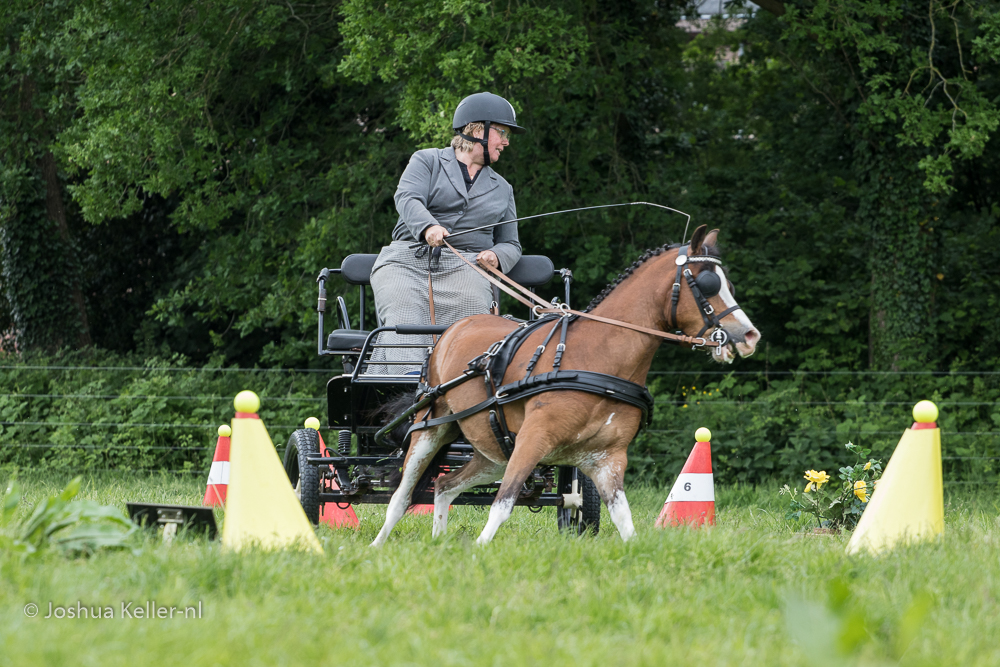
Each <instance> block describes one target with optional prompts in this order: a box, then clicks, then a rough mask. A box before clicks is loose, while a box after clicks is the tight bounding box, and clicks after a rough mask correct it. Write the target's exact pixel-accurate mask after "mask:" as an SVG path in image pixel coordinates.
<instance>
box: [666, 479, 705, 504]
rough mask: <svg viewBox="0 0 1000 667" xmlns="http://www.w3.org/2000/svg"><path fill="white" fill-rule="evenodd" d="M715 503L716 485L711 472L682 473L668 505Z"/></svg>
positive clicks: (671, 491) (672, 489)
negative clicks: (677, 503)
mask: <svg viewBox="0 0 1000 667" xmlns="http://www.w3.org/2000/svg"><path fill="white" fill-rule="evenodd" d="M709 500H711V501H713V502H714V501H715V484H713V483H712V473H710V472H682V473H681V474H680V475H678V476H677V481H676V482H674V486H673V488H671V489H670V495H669V496H667V502H668V503H676V502H691V501H693V502H705V501H709Z"/></svg>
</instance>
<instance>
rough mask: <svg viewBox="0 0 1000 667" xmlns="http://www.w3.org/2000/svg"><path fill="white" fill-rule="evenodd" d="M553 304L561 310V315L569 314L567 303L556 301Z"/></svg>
mask: <svg viewBox="0 0 1000 667" xmlns="http://www.w3.org/2000/svg"><path fill="white" fill-rule="evenodd" d="M555 306H556V308H558V309H559V310H561V311H562V313H560V314H561V316H562V317H568V316H569V314H570V312H569V304H568V303H557V304H555Z"/></svg>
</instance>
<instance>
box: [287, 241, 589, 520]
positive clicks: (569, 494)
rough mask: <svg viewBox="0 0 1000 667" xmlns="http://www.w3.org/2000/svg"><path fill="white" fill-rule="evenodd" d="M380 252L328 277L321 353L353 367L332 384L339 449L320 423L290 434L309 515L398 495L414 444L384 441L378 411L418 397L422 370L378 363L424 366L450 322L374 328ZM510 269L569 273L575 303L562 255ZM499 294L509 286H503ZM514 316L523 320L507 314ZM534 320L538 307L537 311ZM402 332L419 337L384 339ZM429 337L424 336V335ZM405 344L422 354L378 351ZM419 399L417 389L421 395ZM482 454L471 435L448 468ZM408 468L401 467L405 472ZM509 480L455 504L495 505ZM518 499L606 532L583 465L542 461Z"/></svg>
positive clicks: (523, 277) (291, 468)
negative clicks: (396, 481) (330, 321)
mask: <svg viewBox="0 0 1000 667" xmlns="http://www.w3.org/2000/svg"><path fill="white" fill-rule="evenodd" d="M377 257H378V255H350V256H348V257H347V258H346V259H344V261H343V263H342V264H341V266H340V268H336V269H323V270H322V271H321V272H320V274H319V277H318V278H317V282H318V284H319V302H318V306H317V311H318V314H319V336H318V341H317V347H318V350H317V351H318V354H319V355H320V356H325V355H338V356H340V357H341V358H342V362H343V368H344V372H343V374H341V375H336V376H334V377H333V378H331V379H330V381H329V382H328V383H327V386H326V396H327V423H326V424H325V425H324V426H323V432H324V433H327V434H328V437H327V438H325V439H324V440H325V442H326V443H329V448H328V449H326V450H325V451H320V449H321V447H320V439H319V437H318V434H317V432H316V431H314V430H313V429H308V428H306V429H300V430H297V431H295V432H294V433H293V434H292V436H291V437H290V438H289V441H288V445H287V446H286V448H285V455H284V465H285V470H286V472H287V473H288V476H289V479H290V480H291V482H292V485H293V486H295V487H296V490H297V493H298V495H299V498H300V499H301V501H302V507H303V509H304V510H305V512H306V516H308V517H309V519H310V520H311V521H312V522H313V523H318V522H319V518H320V507H321V505H322V504H323V503H336V504H337V505H338V506H340V507H341V508H346V507H347V506H348V505H353V504H361V503H370V504H388V502H389V499H390V498H391V497H392V493H393V491H394V489H393V486H392V485H393V477H394V475H397V474H398V472H399V471H400V469H401V468H402V465H403V460H404V458H405V456H406V451H405V449H402V448H398V447H393V446H392V445H388V444H385V445H380V444H379V443H378V442H377V440H376V434H377V433H378V432H379V431H380V430H381V429H382V427H383V426H384V424H383V423H382V421H383V420H382V418H381V417H380V416H379V415H378V411H377V408H378V406H379V405H381V404H384V403H385V402H387V401H389V400H391V399H393V398H395V397H398V396H399V395H400V394H409V395H411V396H414V397H415V394H416V388H417V384H418V382H419V379H420V378H419V376H418V375H407V374H392V373H385V372H381V373H375V372H371V371H372V370H373V368H377V369H378V370H381V371H385V369H386V368H390V369H391V367H392V366H393V365H404V364H405V365H408V366H413V365H418V366H419V365H421V364H422V363H423V361H424V359H425V358H426V356H427V355H428V354H429V353H430V350H431V348H430V347H429V346H428V345H427V344H426V343H423V342H421V340H423V339H425V338H426V336H427V335H437V334H441V333H443V332H444V330H445V329H446V328H447V327H444V326H417V325H410V326H404V325H400V326H396V327H386V326H382V325H381V322H376V323H375V324H376V326H374V327H372V328H371V329H366V321H365V308H366V305H367V304H366V300H367V296H368V289H367V288H368V287H369V285H370V278H371V271H372V267H373V266H374V264H375V260H376V258H377ZM334 276H339V277H340V278H341V279H343V281H344V282H346V283H347V284H348V285H355V286H357V288H358V290H359V297H360V299H359V301H360V309H359V310H360V312H359V315H358V327H359V328H357V329H354V328H352V326H351V318H350V315H349V314H348V311H347V306H346V303H345V301H344V298H343V297H342V296H337V297H336V299H335V300H330V301H328V299H327V282H328V281H330V280H331V278H333V277H334ZM508 276H509V277H510V278H512V279H513V280H514V281H516V282H517V283H519V284H521V285H523V286H525V287H528V288H530V289H531V290H532V291H535V289H536V288H538V287H542V286H544V285H547V284H549V283H550V282H552V281H553V280H555V279H557V278H560V279H561V280H562V281H563V285H564V292H565V297H564V298H565V303H567V304H568V303H569V302H570V286H571V283H572V273H571V272H570V271H569V270H568V269H561V270H555V268H554V265H553V263H552V260H550V259H549V258H548V257H544V256H541V255H525V256H522V257H521V259H520V261H519V262H518V263H517V264H516V265H515V266H514V267H513V268H512V269H511V270H510V272H509V273H508ZM495 300H496V301H499V292H498V291H495ZM328 303H330V305H331V306H333V309H334V311H335V313H336V317H337V320H338V324H339V328H337V329H335V330H334V331H332V332H330V333H327V332H326V327H325V319H326V313H327V304H328ZM505 317H507V318H509V319H513V320H514V321H521V320H518V319H517V318H515V317H513V316H511V315H505ZM527 317H528V318H529V319H534V317H535V316H534V314H533V313H531V312H529V313H527ZM390 331H392V332H395V333H396V334H398V335H399V336H398V338H399V339H402V340H406V337H407V336H414V339H413V340H414V342H407V343H393V344H388V343H380V342H379V334H381V333H383V332H390ZM418 336H419V337H421V338H417V337H418ZM388 346H391V347H396V348H405V349H407V350H409V351H412V353H413V360H412V361H406V362H400V361H396V362H390V361H385V360H378V361H375V362H373V361H372V355H373V353H374V352H375V351H376V350H377V349H378V348H379V347H388ZM414 400H415V398H414ZM471 458H472V446H471V445H469V444H468V443H467V442H465V441H464V440H463V439H462V438H461V437H460V438H459V439H458V440H456V441H455V442H453V443H452V444H451V445H450V447H449V448H448V451H447V452H446V454H445V456H444V463H443V465H442V471H444V472H447V471H448V470H452V469H457V468H459V467H461V466H462V465H463V464H465V463H466V462H467V461H469V460H470V459H471ZM397 476H398V475H397ZM499 488H500V481H499V480H498V481H496V482H495V483H493V484H487V485H482V486H478V487H474V488H473V489H470V490H468V491H466V492H464V493H462V494H461V495H459V496H458V497H457V498H456V499H455V500H454V501H453V503H452V504H453V505H478V506H488V505H491V504H492V503H493V500H494V498H495V496H496V493H497V491H498V490H499ZM433 502H434V493H433V489H431V490H429V491H424V492H418V493H415V494H414V497H413V503H414V504H433ZM515 504H516V505H524V506H527V507H528V508H529V509H531V510H532V511H536V512H537V511H541V509H542V508H544V507H554V508H556V517H557V522H558V526H559V527H560V528H561V529H568V530H574V531H578V532H580V533H583V532H586V531H593V532H596V531H597V530H598V528H599V525H600V507H601V501H600V498H599V496H598V493H597V489H596V487H595V486H594V484H593V482H592V481H591V480H590V479H588V478H587V477H586V476H585V475H583V473H581V472H580V471H578V470H577V469H576V468H573V467H569V466H540V467H538V468H536V469H535V470H534V472H533V473H532V474H531V475H530V476H529V478H528V481H527V482H526V483H525V484H524V486H523V488H522V490H521V493H520V496H519V497H518V499H517V501H516V502H515Z"/></svg>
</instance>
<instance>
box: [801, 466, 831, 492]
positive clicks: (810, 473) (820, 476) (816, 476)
mask: <svg viewBox="0 0 1000 667" xmlns="http://www.w3.org/2000/svg"><path fill="white" fill-rule="evenodd" d="M805 478H806V479H807V480H809V482H810V483H811V484H813V485H814V486H813V488H814V489H816V490H817V491H819V490H820V487H822V486H823V485H824V484H826V483H827V482H829V481H830V476H829V475H827V474H826V471H825V470H820V471H819V472H816V471H815V470H806V474H805Z"/></svg>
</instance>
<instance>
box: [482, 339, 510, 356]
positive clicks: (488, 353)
mask: <svg viewBox="0 0 1000 667" xmlns="http://www.w3.org/2000/svg"><path fill="white" fill-rule="evenodd" d="M506 342H507V339H506V338H504V339H503V340H498V341H497V342H495V343H493V344H492V345H490V349H488V350H486V354H484V355H483V356H485V357H495V356H497V353H498V352H500V348H502V347H503V344H504V343H506Z"/></svg>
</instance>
